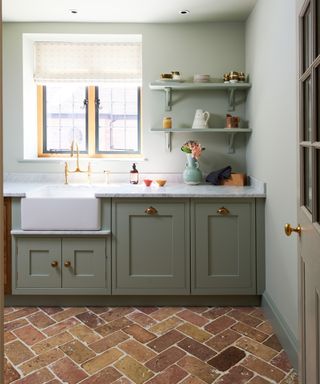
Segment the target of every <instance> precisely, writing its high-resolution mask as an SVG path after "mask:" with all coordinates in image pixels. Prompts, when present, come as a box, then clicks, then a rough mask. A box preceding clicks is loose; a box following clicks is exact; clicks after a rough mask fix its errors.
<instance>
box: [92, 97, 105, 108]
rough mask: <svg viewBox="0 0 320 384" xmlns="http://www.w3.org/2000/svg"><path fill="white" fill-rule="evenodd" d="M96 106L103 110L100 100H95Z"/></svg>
mask: <svg viewBox="0 0 320 384" xmlns="http://www.w3.org/2000/svg"><path fill="white" fill-rule="evenodd" d="M94 102H95V104H96V106H97V108H98V109H102V108H103V107H102V106H101V101H100V99H95V101H94Z"/></svg>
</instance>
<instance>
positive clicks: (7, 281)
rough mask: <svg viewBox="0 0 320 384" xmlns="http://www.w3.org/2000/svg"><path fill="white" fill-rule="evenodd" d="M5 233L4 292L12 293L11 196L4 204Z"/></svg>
mask: <svg viewBox="0 0 320 384" xmlns="http://www.w3.org/2000/svg"><path fill="white" fill-rule="evenodd" d="M3 218H4V223H3V235H4V254H3V256H4V293H5V294H6V295H9V294H11V198H8V197H6V198H5V199H4V205H3Z"/></svg>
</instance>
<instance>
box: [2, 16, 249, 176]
mask: <svg viewBox="0 0 320 384" xmlns="http://www.w3.org/2000/svg"><path fill="white" fill-rule="evenodd" d="M22 33H88V34H89V33H141V34H142V35H143V154H144V156H145V157H146V158H147V159H148V161H146V162H143V163H141V164H139V169H140V170H141V171H155V172H157V171H158V172H181V171H182V169H183V166H184V163H185V156H184V155H183V154H182V153H181V151H180V146H181V144H182V143H183V142H184V141H185V140H187V139H191V138H196V136H195V135H193V136H191V135H188V134H179V136H177V135H175V136H174V139H173V151H172V152H171V153H166V152H165V150H164V146H165V145H164V137H163V136H162V135H161V134H155V133H150V132H149V129H150V127H152V126H159V125H160V123H161V121H162V118H163V116H165V115H169V116H170V115H171V116H172V117H173V121H174V123H176V124H177V123H178V124H185V125H189V126H190V125H191V124H192V121H193V116H194V112H195V109H196V108H202V109H207V110H208V111H210V112H211V114H212V115H213V117H212V120H211V121H212V122H213V124H215V126H221V125H222V123H221V122H223V121H224V120H223V119H224V115H225V114H226V113H227V98H226V97H222V96H221V93H220V94H219V95H217V94H213V93H210V92H197V93H196V94H191V93H179V94H178V95H177V96H178V99H179V101H177V103H176V105H175V107H174V110H173V112H172V113H168V112H166V113H165V112H164V109H163V105H164V98H163V94H162V92H151V91H150V90H149V88H148V83H149V82H150V81H154V80H155V79H157V78H158V77H159V74H160V73H161V72H168V71H171V70H179V71H181V73H182V75H183V76H186V77H192V75H193V74H194V73H208V74H210V75H212V76H215V77H219V76H221V75H222V74H223V73H224V72H226V71H230V70H233V69H238V70H243V69H244V66H245V27H244V23H201V24H199V23H194V24H74V23H72V24H63V23H62V24H56V23H5V24H4V34H3V36H4V43H3V49H4V64H3V68H4V69H3V70H4V76H3V77H4V79H3V82H4V168H5V171H6V172H47V171H49V172H59V171H61V170H62V168H63V167H62V164H60V163H55V164H52V163H50V164H48V163H43V162H41V163H30V162H29V163H28V162H19V161H20V160H21V159H22V158H23V141H22V140H23V97H22ZM237 113H238V114H239V115H240V116H241V117H244V107H243V105H242V106H240V107H239V109H238V111H237ZM199 140H200V141H201V142H202V143H204V144H205V146H206V147H207V150H206V152H205V153H204V155H203V157H202V158H201V168H202V169H203V170H204V171H210V170H213V169H217V168H218V167H222V166H225V165H227V164H231V165H232V166H233V167H234V169H235V170H238V171H241V170H242V171H244V170H245V167H246V166H245V145H244V139H243V138H242V137H239V138H237V145H238V147H240V148H238V150H237V153H236V154H235V155H228V154H227V152H226V137H225V136H224V135H209V134H202V135H201V136H200V135H199ZM128 166H129V164H128V162H103V163H102V164H101V163H100V164H93V168H94V170H98V169H103V168H108V169H111V170H112V171H119V172H122V171H124V172H125V171H127V170H128Z"/></svg>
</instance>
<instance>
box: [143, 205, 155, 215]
mask: <svg viewBox="0 0 320 384" xmlns="http://www.w3.org/2000/svg"><path fill="white" fill-rule="evenodd" d="M144 212H145V213H146V214H147V215H155V214H156V213H158V211H157V210H156V209H155V208H154V207H149V208H147V209H146V210H145V211H144Z"/></svg>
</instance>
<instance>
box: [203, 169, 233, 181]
mask: <svg viewBox="0 0 320 384" xmlns="http://www.w3.org/2000/svg"><path fill="white" fill-rule="evenodd" d="M230 176H231V167H230V165H228V166H227V167H225V168H222V169H219V170H218V171H213V172H211V173H209V175H208V176H207V177H206V182H208V183H210V184H213V185H220V184H221V181H222V180H224V179H229V177H230Z"/></svg>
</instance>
